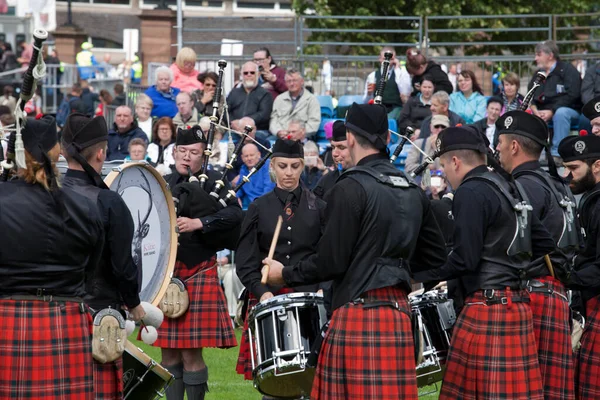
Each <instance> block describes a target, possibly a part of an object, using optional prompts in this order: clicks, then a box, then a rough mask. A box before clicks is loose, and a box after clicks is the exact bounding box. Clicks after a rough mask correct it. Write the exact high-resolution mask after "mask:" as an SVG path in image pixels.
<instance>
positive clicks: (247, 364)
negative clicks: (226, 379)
mask: <svg viewBox="0 0 600 400" xmlns="http://www.w3.org/2000/svg"><path fill="white" fill-rule="evenodd" d="M293 291H294V290H293V289H289V288H282V289H281V290H279V291H277V292H276V293H273V296H279V295H280V294H287V293H292V292H293ZM257 304H258V300H257V299H256V297H254V296H253V295H252V294H250V296H248V307H247V310H246V318H244V332H243V333H242V343H240V353H239V355H238V360H237V365H236V367H235V370H236V372H237V373H238V374H240V375H244V379H247V380H252V379H253V377H252V354H251V353H250V340H249V338H248V315H250V311H252V308H253V307H254V306H255V305H257ZM255 354H256V350H255Z"/></svg>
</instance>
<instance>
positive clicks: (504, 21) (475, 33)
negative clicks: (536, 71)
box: [293, 0, 600, 55]
mask: <svg viewBox="0 0 600 400" xmlns="http://www.w3.org/2000/svg"><path fill="white" fill-rule="evenodd" d="M293 7H294V10H295V11H296V12H297V13H298V15H307V13H309V11H311V10H314V14H315V15H317V16H328V15H330V16H354V15H356V16H365V17H369V16H379V17H401V16H422V17H423V20H422V21H423V24H425V23H426V24H427V28H428V32H429V35H428V38H427V39H428V43H429V46H430V47H435V48H445V49H446V51H447V53H448V54H453V53H454V52H456V51H461V52H464V53H465V54H502V53H505V52H507V51H508V52H512V53H513V54H528V53H529V54H530V53H531V49H532V46H533V45H532V44H529V43H522V44H515V45H504V44H502V45H490V44H488V43H489V42H492V41H493V42H515V43H518V42H538V41H542V40H545V39H549V38H556V40H557V41H559V44H560V47H561V51H562V52H571V51H573V50H576V49H581V48H583V47H586V46H588V47H589V46H590V42H589V40H588V39H589V38H590V37H596V38H598V37H599V36H600V18H599V17H598V14H596V15H595V16H594V15H592V16H576V17H570V16H563V15H564V14H567V13H584V12H588V13H589V12H591V11H592V10H591V9H590V2H589V0H570V1H564V0H563V1H561V0H544V1H540V2H535V3H534V2H532V1H531V0H511V1H508V0H496V1H490V0H478V1H472V0H454V1H424V0H420V1H414V0H397V1H389V0H370V1H364V0H360V1H359V0H343V1H342V0H329V1H328V0H294V2H293ZM596 8H598V6H596ZM517 14H527V15H531V17H532V18H508V17H502V18H475V17H474V18H464V17H467V16H469V15H517ZM541 14H552V15H554V16H555V17H550V18H548V16H540V15H541ZM432 16H456V17H459V16H460V17H461V18H449V19H436V18H435V17H432ZM304 24H305V26H307V27H308V28H309V29H311V30H312V31H311V34H310V37H309V39H308V40H309V42H308V43H309V46H308V47H307V48H306V50H305V52H306V53H308V54H325V53H333V52H335V53H337V54H346V55H373V54H374V53H377V52H378V50H379V48H380V46H377V45H366V43H369V42H370V43H373V44H381V45H384V44H390V43H396V44H397V45H396V47H400V48H401V47H408V46H410V45H416V44H417V43H419V40H420V37H419V34H418V31H419V30H424V27H423V26H419V25H420V23H419V17H416V18H414V19H407V20H382V19H368V18H367V19H362V20H359V19H349V18H347V19H343V18H324V19H322V18H313V17H310V16H307V17H306V18H305V20H304ZM552 26H555V27H557V28H558V29H552V28H550V29H548V28H549V27H552ZM589 26H592V27H594V28H591V29H590V28H585V29H583V28H580V29H576V27H589ZM507 28H508V29H510V31H506V32H501V31H498V30H497V29H507ZM436 29H453V30H455V31H454V32H451V33H450V32H444V31H440V32H436V31H435V30H436ZM534 29H539V30H538V31H536V30H534ZM368 30H377V31H368ZM431 30H433V31H431ZM549 33H550V35H549ZM549 36H550V37H549ZM561 41H569V43H560V42H561ZM315 42H316V43H315ZM322 42H339V43H350V44H348V45H344V44H338V45H335V46H333V48H331V47H327V46H326V45H324V44H323V43H322ZM451 42H454V43H458V44H461V45H450V43H451ZM571 42H575V43H571ZM310 43H313V44H310ZM352 43H355V44H352ZM356 43H360V44H358V45H357V44H356ZM398 44H400V45H398ZM462 45H464V46H462ZM400 51H401V49H399V52H400Z"/></svg>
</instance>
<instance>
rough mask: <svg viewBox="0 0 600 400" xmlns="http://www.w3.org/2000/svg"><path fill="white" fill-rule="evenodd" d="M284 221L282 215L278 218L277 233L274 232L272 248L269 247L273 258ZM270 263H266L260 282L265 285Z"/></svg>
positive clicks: (270, 255) (269, 256)
mask: <svg viewBox="0 0 600 400" xmlns="http://www.w3.org/2000/svg"><path fill="white" fill-rule="evenodd" d="M282 223H283V218H282V217H281V215H280V216H279V218H277V225H276V226H275V233H273V240H271V248H270V249H269V255H268V256H267V257H268V258H270V259H273V255H275V247H276V246H277V240H278V239H279V231H281V224H282ZM269 269H270V267H269V264H267V265H265V269H264V270H263V274H262V279H261V280H260V283H262V284H263V285H266V284H267V278H268V277H269Z"/></svg>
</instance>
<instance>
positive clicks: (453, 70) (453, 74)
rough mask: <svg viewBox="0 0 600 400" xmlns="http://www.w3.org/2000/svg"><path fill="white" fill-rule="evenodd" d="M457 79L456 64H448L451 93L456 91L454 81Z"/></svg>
mask: <svg viewBox="0 0 600 400" xmlns="http://www.w3.org/2000/svg"><path fill="white" fill-rule="evenodd" d="M457 79H458V67H457V65H456V64H450V68H448V80H449V81H450V83H451V84H452V91H453V92H454V91H456V81H457Z"/></svg>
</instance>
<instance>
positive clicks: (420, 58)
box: [406, 47, 452, 96]
mask: <svg viewBox="0 0 600 400" xmlns="http://www.w3.org/2000/svg"><path fill="white" fill-rule="evenodd" d="M406 70H407V71H408V73H409V74H411V75H412V86H413V92H412V95H413V96H416V95H417V93H419V92H420V91H421V81H422V80H423V77H424V76H425V75H429V76H431V79H433V86H435V90H443V91H445V92H446V93H448V94H450V93H452V83H450V80H449V79H448V75H447V74H446V73H445V72H444V71H443V70H442V68H441V67H440V66H439V64H437V63H435V62H434V61H427V59H426V58H425V56H424V55H423V54H421V51H420V50H417V49H416V48H414V47H413V48H410V49H408V50H407V51H406Z"/></svg>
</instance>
